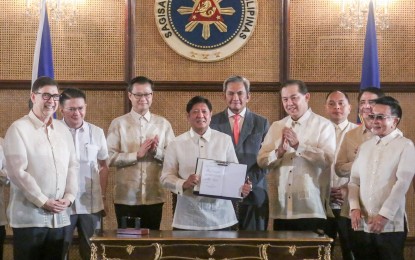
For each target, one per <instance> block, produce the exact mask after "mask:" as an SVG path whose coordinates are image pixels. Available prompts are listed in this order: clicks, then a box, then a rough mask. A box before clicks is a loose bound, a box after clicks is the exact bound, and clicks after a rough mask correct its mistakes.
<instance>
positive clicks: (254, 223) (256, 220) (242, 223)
mask: <svg viewBox="0 0 415 260" xmlns="http://www.w3.org/2000/svg"><path fill="white" fill-rule="evenodd" d="M237 213H238V222H239V223H238V226H239V230H250V231H265V230H267V228H268V215H269V212H268V200H266V201H265V202H264V204H262V205H247V204H243V203H238V211H237Z"/></svg>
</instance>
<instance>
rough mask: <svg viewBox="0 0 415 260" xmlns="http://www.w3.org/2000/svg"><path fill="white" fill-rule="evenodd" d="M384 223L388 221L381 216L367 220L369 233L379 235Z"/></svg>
mask: <svg viewBox="0 0 415 260" xmlns="http://www.w3.org/2000/svg"><path fill="white" fill-rule="evenodd" d="M386 223H388V219H387V218H385V217H384V216H382V215H379V214H377V215H376V216H374V217H372V218H370V219H369V222H368V224H369V226H370V229H369V231H370V232H374V233H377V234H379V233H381V232H382V231H383V229H384V228H385V225H386Z"/></svg>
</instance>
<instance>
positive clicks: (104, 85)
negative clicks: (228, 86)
mask: <svg viewBox="0 0 415 260" xmlns="http://www.w3.org/2000/svg"><path fill="white" fill-rule="evenodd" d="M58 83H59V87H60V88H61V89H63V88H71V87H74V88H80V89H83V90H102V91H116V90H118V91H122V90H125V88H126V87H127V82H125V81H72V80H58ZM154 84H155V90H157V91H179V92H183V91H202V92H221V91H222V84H223V82H222V81H215V82H213V81H209V82H203V81H201V82H198V81H186V82H180V81H174V82H173V81H168V82H167V81H155V82H154ZM306 85H307V86H308V89H309V91H310V92H329V91H332V90H336V89H339V90H342V91H345V92H358V91H359V86H360V83H357V82H354V83H353V82H352V83H349V82H306ZM280 87H281V83H280V82H251V92H277V91H279V90H280ZM29 88H30V80H0V89H29ZM381 88H382V90H383V91H385V92H399V93H415V82H385V83H382V86H381Z"/></svg>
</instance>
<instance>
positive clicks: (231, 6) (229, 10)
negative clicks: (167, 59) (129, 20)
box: [155, 0, 258, 62]
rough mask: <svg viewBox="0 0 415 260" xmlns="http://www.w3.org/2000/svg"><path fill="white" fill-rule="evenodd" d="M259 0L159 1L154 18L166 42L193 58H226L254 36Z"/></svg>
mask: <svg viewBox="0 0 415 260" xmlns="http://www.w3.org/2000/svg"><path fill="white" fill-rule="evenodd" d="M257 16H258V5H257V0H156V4H155V18H156V23H157V27H158V29H159V32H160V34H161V36H162V38H163V39H164V41H165V42H166V43H167V44H168V45H169V46H170V47H171V48H172V49H173V50H174V51H175V52H177V53H178V54H179V55H181V56H183V57H186V58H188V59H190V60H195V61H202V62H213V61H218V60H223V59H225V58H227V57H229V56H231V55H232V54H234V53H235V52H237V51H238V50H239V49H240V48H242V47H243V46H244V45H245V44H246V42H247V41H248V39H249V38H250V37H251V35H252V33H253V31H254V28H255V25H256V21H257Z"/></svg>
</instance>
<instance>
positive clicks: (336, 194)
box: [330, 187, 344, 206]
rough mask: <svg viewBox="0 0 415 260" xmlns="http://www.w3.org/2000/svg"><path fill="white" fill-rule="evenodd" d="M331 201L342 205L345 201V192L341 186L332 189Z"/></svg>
mask: <svg viewBox="0 0 415 260" xmlns="http://www.w3.org/2000/svg"><path fill="white" fill-rule="evenodd" d="M330 202H331V203H336V204H337V205H339V206H341V205H343V203H344V199H343V194H342V191H341V188H340V187H333V188H331V190H330Z"/></svg>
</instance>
